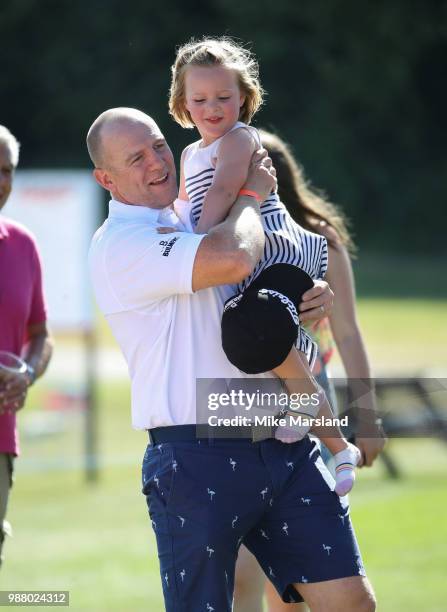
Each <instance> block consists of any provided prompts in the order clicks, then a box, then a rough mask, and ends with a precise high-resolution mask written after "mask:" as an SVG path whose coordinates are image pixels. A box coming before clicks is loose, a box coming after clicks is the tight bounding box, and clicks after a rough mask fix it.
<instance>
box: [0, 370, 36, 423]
mask: <svg viewBox="0 0 447 612" xmlns="http://www.w3.org/2000/svg"><path fill="white" fill-rule="evenodd" d="M28 387H29V379H28V376H26V375H24V374H12V373H3V374H2V377H1V379H0V414H3V413H4V412H11V411H13V412H17V411H18V410H20V409H21V408H23V406H24V405H25V401H26V395H27V393H28Z"/></svg>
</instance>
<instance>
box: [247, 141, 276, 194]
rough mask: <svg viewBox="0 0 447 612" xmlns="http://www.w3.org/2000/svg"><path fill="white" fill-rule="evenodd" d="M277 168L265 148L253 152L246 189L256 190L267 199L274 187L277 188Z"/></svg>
mask: <svg viewBox="0 0 447 612" xmlns="http://www.w3.org/2000/svg"><path fill="white" fill-rule="evenodd" d="M276 185H277V181H276V170H275V168H274V167H273V166H272V160H271V159H270V157H268V154H267V151H266V150H265V149H258V151H255V152H254V153H253V156H252V158H251V162H250V166H249V167H248V175H247V180H246V181H245V184H244V186H243V188H244V189H249V190H250V191H255V192H256V193H257V194H258V195H259V197H260V198H261V200H266V199H267V198H268V197H269V195H270V193H271V192H272V190H273V189H276Z"/></svg>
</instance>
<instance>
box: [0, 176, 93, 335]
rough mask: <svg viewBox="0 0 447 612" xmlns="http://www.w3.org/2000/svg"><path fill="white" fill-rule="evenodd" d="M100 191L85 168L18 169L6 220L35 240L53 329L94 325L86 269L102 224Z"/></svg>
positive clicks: (72, 328)
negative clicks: (40, 257) (93, 240)
mask: <svg viewBox="0 0 447 612" xmlns="http://www.w3.org/2000/svg"><path fill="white" fill-rule="evenodd" d="M101 200H102V194H101V188H100V187H99V186H98V185H97V184H96V183H95V181H94V179H93V176H92V173H91V172H89V171H87V170H18V171H17V172H16V174H15V177H14V185H13V190H12V194H11V197H10V198H9V200H8V203H7V204H6V206H5V208H4V210H3V212H4V213H5V216H7V217H10V218H11V219H14V220H16V221H19V222H20V223H22V224H23V225H25V226H26V227H27V228H28V229H29V230H30V231H31V232H32V233H33V234H34V235H35V236H36V239H37V242H38V246H39V250H40V253H41V255H42V261H43V277H44V290H45V297H46V301H47V306H48V322H49V324H50V326H51V329H53V330H55V331H56V330H59V331H60V330H64V331H74V330H76V331H79V330H90V329H92V327H93V308H92V299H91V291H90V285H89V277H88V270H87V253H88V248H89V244H90V240H91V238H92V236H93V234H94V232H95V230H96V228H97V227H98V225H99V224H100V220H101Z"/></svg>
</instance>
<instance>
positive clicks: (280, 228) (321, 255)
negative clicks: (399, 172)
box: [183, 121, 328, 367]
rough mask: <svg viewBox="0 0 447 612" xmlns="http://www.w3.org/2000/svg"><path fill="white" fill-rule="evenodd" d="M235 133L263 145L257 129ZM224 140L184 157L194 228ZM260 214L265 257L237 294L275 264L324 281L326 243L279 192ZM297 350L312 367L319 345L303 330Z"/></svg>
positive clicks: (239, 124)
mask: <svg viewBox="0 0 447 612" xmlns="http://www.w3.org/2000/svg"><path fill="white" fill-rule="evenodd" d="M236 129H248V130H250V131H251V132H252V133H253V134H254V136H255V138H256V139H257V141H258V142H260V138H259V134H258V132H257V130H256V129H255V128H253V127H251V126H248V125H246V124H245V123H242V122H240V121H238V122H237V123H236V124H235V125H234V126H233V128H232V129H231V130H230V131H233V130H236ZM222 138H223V136H222V137H221V138H218V139H217V140H215V141H214V142H213V143H211V144H210V145H208V146H207V147H203V146H200V145H201V142H202V141H200V140H199V141H197V142H194V143H193V144H192V145H190V146H189V147H188V148H187V150H186V153H185V157H184V162H183V171H184V175H185V187H186V192H187V194H188V199H189V202H190V204H191V210H190V216H191V223H192V226H193V227H195V226H196V225H197V223H198V221H199V219H200V214H201V212H202V208H203V201H204V199H205V196H206V193H207V191H208V189H209V187H210V186H211V184H212V182H213V177H214V172H215V163H216V159H217V156H218V150H219V145H220V142H221V140H222ZM260 210H261V218H262V225H263V228H264V234H265V246H264V253H263V255H262V258H261V259H260V261H259V263H258V264H257V266H256V268H255V269H254V270H253V272H252V274H250V276H248V277H247V278H246V279H244V280H243V281H242V282H241V283H239V285H237V289H238V292H243V291H244V290H245V289H246V288H247V287H248V286H249V285H250V283H251V282H252V281H253V280H254V279H255V278H257V277H258V276H259V274H260V273H261V272H262V271H263V270H264V269H265V268H267V267H269V266H271V265H273V264H280V263H287V264H292V265H295V266H298V267H299V268H301V269H302V270H304V271H305V272H307V274H309V276H310V277H311V278H313V279H321V278H323V277H324V275H325V274H326V270H327V263H328V252H327V242H326V239H325V238H324V236H320V235H319V234H313V233H312V232H309V231H308V230H305V229H303V228H302V227H300V226H299V225H298V224H297V223H296V222H295V221H294V220H293V219H292V217H291V216H290V214H289V212H288V211H287V209H286V207H285V206H284V204H283V203H282V202H281V200H280V199H279V197H278V194H277V193H276V192H272V193H271V194H270V196H269V197H268V198H267V200H265V201H264V202H263V203H262V204H261V206H260ZM297 348H298V349H299V350H301V351H302V352H303V353H305V354H306V356H307V359H308V361H309V363H310V365H311V367H312V365H313V363H314V361H315V358H316V355H317V345H316V344H315V342H314V341H313V340H312V338H311V337H310V336H309V335H308V334H307V333H306V332H305V331H304V330H303V329H302V327H301V326H300V332H299V334H298V340H297Z"/></svg>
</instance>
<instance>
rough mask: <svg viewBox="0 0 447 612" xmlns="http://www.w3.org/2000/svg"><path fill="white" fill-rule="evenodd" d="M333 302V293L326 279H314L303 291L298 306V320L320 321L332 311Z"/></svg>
mask: <svg viewBox="0 0 447 612" xmlns="http://www.w3.org/2000/svg"><path fill="white" fill-rule="evenodd" d="M333 304H334V293H333V292H332V290H331V288H330V287H329V285H328V284H327V282H326V281H322V280H316V281H314V286H313V287H312V289H309V290H308V291H306V292H305V293H303V298H302V302H301V304H300V306H299V310H300V321H301V323H305V322H306V321H320V320H321V319H324V317H328V316H329V315H330V314H331V312H332V306H333Z"/></svg>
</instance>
